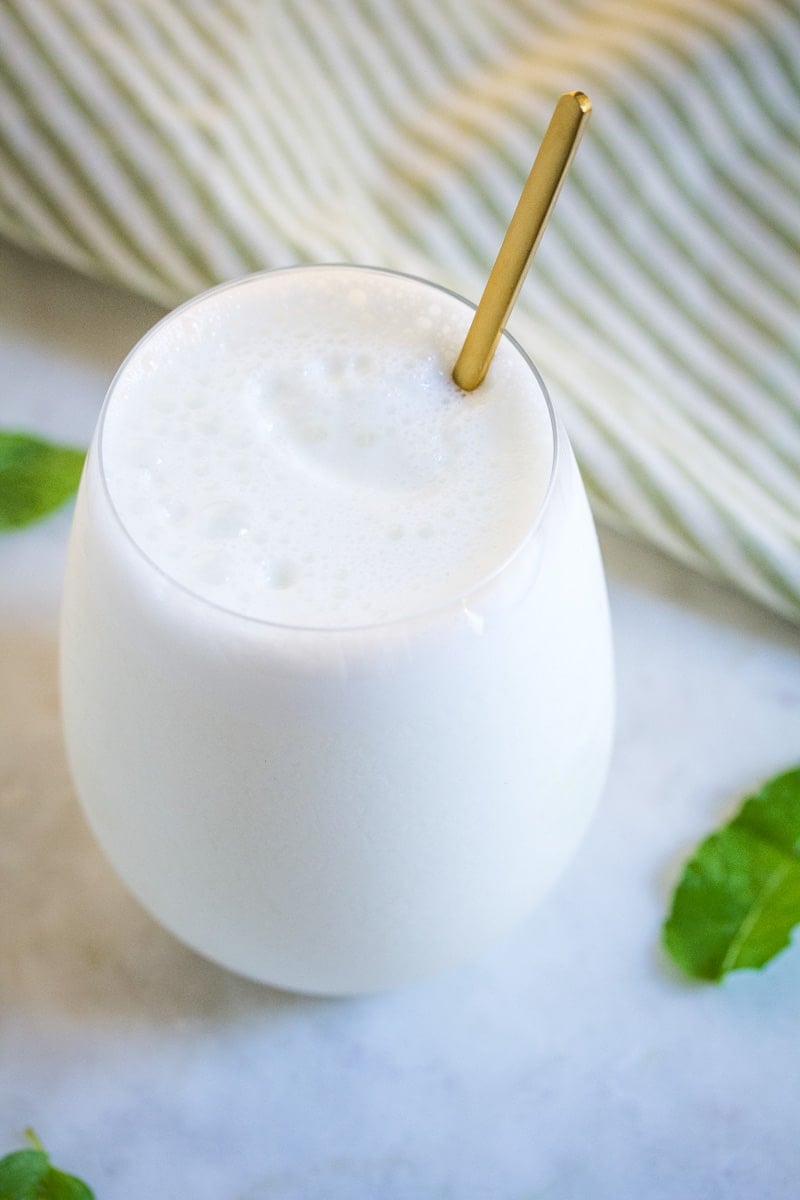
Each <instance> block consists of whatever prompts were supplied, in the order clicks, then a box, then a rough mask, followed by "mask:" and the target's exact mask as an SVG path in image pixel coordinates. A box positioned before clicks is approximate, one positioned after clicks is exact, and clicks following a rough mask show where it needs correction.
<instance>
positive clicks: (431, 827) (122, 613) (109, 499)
mask: <svg viewBox="0 0 800 1200" xmlns="http://www.w3.org/2000/svg"><path fill="white" fill-rule="evenodd" d="M322 269H328V270H330V269H333V270H336V269H340V270H343V271H349V272H356V273H358V281H359V283H360V284H362V285H363V287H364V288H365V289H366V291H367V293H368V292H369V287H370V280H371V278H372V276H373V275H377V274H380V273H378V272H374V271H372V269H370V268H349V267H348V268H316V267H309V268H295V269H293V270H294V271H305V272H309V273H311V274H313V272H314V271H318V270H322ZM267 274H272V275H282V274H286V273H285V272H273V273H267ZM311 274H310V275H309V278H311ZM259 278H262V277H259ZM397 278H399V279H405V280H407V281H408V286H409V287H415V288H418V289H419V292H420V302H421V303H422V302H425V303H430V297H431V293H432V291H433V294H434V295H435V296H436V297H439V298H441V299H442V300H443V301H446V303H447V304H449V305H452V306H457V307H458V308H459V310H463V321H464V327H465V328H466V325H467V324H468V321H469V319H470V317H471V315H472V306H470V305H469V304H468V302H467V301H462V300H460V299H459V298H454V297H453V296H452V294H451V293H449V292H445V291H443V290H442V289H438V288H436V287H435V285H433V284H430V283H427V282H424V281H421V280H411V279H410V278H409V277H407V276H397ZM250 282H251V281H250V280H244V281H240V282H238V283H235V284H230V285H225V288H226V289H227V291H228V292H229V293H230V295H231V297H232V298H233V300H234V302H235V299H236V290H237V289H240V288H242V287H246V286H248V285H249V284H250ZM219 291H220V289H215V292H214V293H209V294H207V295H214V294H217V293H219ZM203 302H204V298H203V297H201V298H199V299H198V300H195V301H192V302H190V303H189V305H188V306H184V307H183V308H182V309H180V310H178V311H177V313H174V314H171V315H170V316H168V317H166V318H165V319H164V322H162V323H161V326H163V325H164V323H165V322H166V323H170V322H172V323H173V324H174V323H175V322H176V321H177V320H178V319H181V320H185V318H186V314H187V313H188V314H189V315H191V313H192V312H193V311H195V307H196V306H197V305H198V304H201V303H203ZM161 326H157V327H156V328H157V329H159V328H161ZM504 336H505V337H506V338H507V335H504ZM507 340H508V341H510V339H508V338H507ZM154 345H156V343H154V341H153V332H151V334H149V335H148V336H147V337H145V338H144V339H143V341H142V342H141V343H140V344H139V346H138V347H136V348H135V349H134V351H133V352H132V354H131V356H129V359H128V360H127V361H126V363H125V364H123V367H122V368H121V369H120V372H119V373H118V375H117V377H116V379H115V381H114V383H113V384H112V386H111V388H110V391H109V394H108V396H107V398H106V401H105V405H104V408H103V413H102V414H101V418H100V422H99V425H98V429H97V432H96V435H95V438H94V441H93V444H92V446H91V449H90V452H89V455H88V458H87V462H86V467H85V471H84V476H83V480H82V483H81V487H80V491H79V496H78V500H77V507H76V512H75V518H74V525H73V531H72V537H71V542H70V550H69V557H68V566H67V572H66V579H65V587H64V599H63V613H62V632H61V658H62V699H63V714H64V725H65V733H66V743H67V750H68V757H69V762H70V766H71V771H72V775H73V779H74V782H75V786H76V790H77V793H78V796H79V798H80V801H81V804H82V806H83V808H84V811H85V813H86V815H87V817H88V819H89V822H90V824H91V826H92V828H93V830H94V833H95V835H96V837H97V840H98V841H99V843H100V845H101V846H102V847H103V849H104V850H105V852H106V853H107V855H108V857H109V859H110V860H111V862H112V864H113V865H114V866H115V868H116V869H117V871H118V873H119V875H120V876H121V878H122V879H123V880H124V881H125V883H126V884H127V885H128V886H129V888H130V889H131V891H132V892H133V893H134V894H135V895H136V896H137V897H138V899H139V900H140V901H141V903H142V904H143V905H144V906H145V907H146V908H147V909H148V910H149V911H150V912H151V913H152V914H153V915H154V916H155V917H156V918H157V919H158V920H159V921H161V922H162V923H163V924H164V925H165V926H166V927H167V928H168V929H170V930H171V931H172V932H173V933H174V934H176V935H177V936H178V937H179V938H181V939H182V940H184V941H185V942H186V943H188V944H189V945H190V946H192V947H194V948H195V949H197V950H198V951H200V952H201V953H203V954H204V955H206V956H208V957H209V958H211V959H213V960H216V961H217V962H219V963H221V964H223V965H224V966H226V967H228V968H230V969H232V970H234V971H237V972H240V973H242V974H245V975H248V976H250V977H252V978H255V979H258V980H261V981H264V982H266V983H269V984H272V985H275V986H279V987H284V988H288V989H292V990H298V991H306V992H312V993H322V994H348V993H359V992H368V991H374V990H380V989H384V988H389V987H393V986H396V985H401V984H405V983H408V982H411V981H413V980H416V979H418V978H421V977H424V976H426V975H428V974H431V973H435V972H439V971H441V970H443V969H445V968H448V967H450V966H453V965H455V964H458V963H460V962H462V961H464V960H467V959H469V958H470V957H471V956H473V955H476V954H477V953H479V952H480V951H481V950H482V949H483V948H484V947H486V946H487V945H489V944H490V943H491V942H492V941H493V940H494V939H495V938H496V937H498V936H499V935H501V934H503V933H504V932H505V931H507V930H509V929H510V928H511V927H512V926H513V925H514V924H515V923H516V922H518V921H519V920H520V919H521V918H522V917H523V916H524V915H525V914H526V913H527V912H528V911H529V910H530V909H531V908H532V907H533V906H534V905H535V904H536V902H537V901H538V899H539V898H540V897H541V896H542V895H543V894H544V893H545V892H546V891H547V890H548V888H550V887H551V885H552V884H553V882H554V881H555V880H556V879H557V877H558V876H559V874H560V873H561V872H562V870H563V869H564V867H565V865H566V864H567V863H568V861H569V860H570V857H571V856H572V854H573V852H574V850H575V848H576V846H577V844H578V842H579V840H580V838H581V836H582V835H583V833H584V831H585V829H586V827H587V825H588V822H589V820H590V817H591V814H592V811H593V809H594V806H595V804H596V801H597V799H598V796H599V794H600V791H601V789H602V785H603V782H604V779H605V775H606V771H607V766H608V759H609V751H610V742H611V736H612V710H613V694H612V693H613V685H612V662H611V641H610V629H609V620H608V611H607V601H606V592H605V583H604V577H603V571H602V566H601V561H600V556H599V552H598V547H597V542H596V537H595V531H594V526H593V523H592V519H591V515H590V512H589V508H588V504H587V501H586V497H585V493H584V490H583V486H582V483H581V479H580V476H579V473H578V470H577V467H576V464H575V461H574V458H573V455H572V452H571V449H570V446H569V443H568V441H567V437H566V435H565V433H564V429H563V427H562V425H561V422H560V421H559V420H558V418H557V417H556V415H555V414H554V412H553V410H552V407H551V405H550V401H549V399H548V398H547V396H546V393H545V389H544V385H543V384H542V381H541V379H540V377H539V375H538V373H537V372H536V369H535V368H534V366H533V365H532V364H531V363H530V362H529V360H527V359H526V358H525V356H524V354H523V351H522V350H521V349H519V347H517V346H516V344H515V343H512V345H513V346H514V347H515V349H514V353H515V354H519V355H521V356H522V357H523V359H524V360H525V363H526V370H527V371H529V376H530V388H531V397H532V402H533V401H535V402H536V403H538V404H544V405H546V407H547V412H548V414H549V417H548V426H549V431H550V434H551V438H552V441H551V445H550V450H549V451H548V458H549V467H548V470H549V484H548V486H547V490H546V494H545V498H544V501H543V503H542V504H541V506H540V508H539V511H538V512H537V513H536V514H535V515H533V516H532V519H531V522H530V526H529V528H528V529H527V530H526V532H525V536H524V537H523V538H522V539H521V540H520V542H519V544H518V545H517V546H516V548H515V550H514V552H513V553H512V554H511V555H510V556H508V557H506V558H505V559H504V561H503V562H502V563H501V564H500V565H499V566H498V567H497V568H496V569H495V570H494V571H493V572H492V573H491V574H490V575H489V577H487V578H483V579H481V580H479V581H477V582H476V583H475V585H474V586H473V587H471V588H470V589H469V591H468V592H467V593H466V594H465V593H464V592H463V590H462V591H460V592H459V593H458V594H454V595H452V597H450V598H449V600H448V602H447V603H444V604H440V605H438V606H436V607H435V608H434V609H433V611H426V612H423V613H416V614H414V615H411V616H408V617H406V616H402V617H400V618H397V619H390V620H387V621H375V622H373V623H366V624H365V623H361V624H358V625H356V626H353V627H347V626H345V627H341V626H337V625H335V624H333V625H331V626H330V627H328V626H325V627H313V626H311V627H309V626H308V625H307V624H304V623H298V624H292V623H291V622H286V621H284V622H282V623H277V622H270V621H266V620H263V619H259V618H254V617H253V616H250V615H246V614H243V613H238V612H236V611H232V610H231V609H230V607H225V606H224V605H223V604H220V603H218V602H216V601H215V600H212V599H209V598H208V596H204V595H203V594H201V593H200V591H199V590H197V589H194V590H193V589H192V588H190V587H187V586H186V585H185V583H183V582H180V581H178V580H177V579H175V578H173V577H171V574H170V573H169V572H168V571H166V570H165V569H164V568H163V566H160V565H157V564H156V563H155V562H154V561H152V559H151V557H149V556H148V554H147V553H145V551H144V550H143V549H142V548H141V546H140V545H138V544H137V542H136V540H135V538H134V536H133V535H132V533H131V530H130V528H129V527H128V526H127V523H126V518H125V514H124V513H121V512H120V511H119V509H118V506H117V505H116V504H115V501H114V498H113V496H112V493H111V492H110V490H109V486H108V480H107V478H106V472H105V464H104V438H105V431H106V425H107V420H108V413H109V411H110V410H111V409H113V406H114V405H115V403H117V402H118V393H119V389H120V380H121V379H124V377H125V373H126V372H129V371H131V370H137V369H139V367H140V366H141V364H142V362H144V360H145V359H148V360H149V362H148V368H147V369H148V370H152V369H154V366H153V362H152V360H153V356H154V353H155V351H154ZM156 358H157V354H156ZM155 369H157V363H156V364H155Z"/></svg>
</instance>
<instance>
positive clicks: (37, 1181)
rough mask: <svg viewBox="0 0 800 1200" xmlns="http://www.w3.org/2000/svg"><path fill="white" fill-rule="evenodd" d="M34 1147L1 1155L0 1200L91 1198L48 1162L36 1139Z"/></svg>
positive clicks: (76, 1181) (81, 1185)
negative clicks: (2, 1156)
mask: <svg viewBox="0 0 800 1200" xmlns="http://www.w3.org/2000/svg"><path fill="white" fill-rule="evenodd" d="M31 1141H32V1142H33V1143H34V1145H35V1146H36V1149H33V1150H15V1151H14V1152H13V1153H12V1154H7V1155H6V1156H5V1158H0V1200H94V1193H93V1192H92V1191H91V1190H90V1189H89V1188H88V1187H87V1186H86V1184H85V1183H82V1182H81V1180H80V1179H76V1178H75V1176H74V1175H66V1174H65V1173H64V1172H63V1171H58V1170H56V1168H55V1167H54V1166H53V1165H52V1164H51V1162H50V1159H49V1157H48V1155H47V1154H46V1152H45V1151H44V1150H43V1149H42V1146H41V1143H40V1142H39V1139H38V1138H36V1137H35V1136H31Z"/></svg>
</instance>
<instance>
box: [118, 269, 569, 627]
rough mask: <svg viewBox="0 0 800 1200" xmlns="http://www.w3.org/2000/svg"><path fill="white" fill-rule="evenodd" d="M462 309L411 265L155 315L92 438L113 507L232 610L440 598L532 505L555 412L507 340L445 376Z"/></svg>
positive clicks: (364, 611) (380, 612)
mask: <svg viewBox="0 0 800 1200" xmlns="http://www.w3.org/2000/svg"><path fill="white" fill-rule="evenodd" d="M469 317H470V312H469V310H468V309H467V308H466V307H465V306H464V305H463V303H462V302H460V301H459V300H457V299H456V298H454V297H451V296H450V295H449V294H447V293H444V292H441V291H439V290H437V289H434V288H423V286H421V285H420V283H419V281H418V280H412V279H407V278H404V277H402V276H395V275H389V274H384V273H381V272H370V273H369V288H368V291H367V290H365V288H364V272H363V270H357V269H348V268H344V267H331V268H317V269H316V271H315V272H314V277H313V280H311V281H310V280H309V277H308V274H307V273H304V272H292V271H288V272H278V273H272V274H267V275H262V276H256V277H253V278H252V279H250V280H248V281H246V283H245V284H239V285H237V286H236V287H235V288H231V289H224V288H223V289H219V290H217V291H215V292H213V293H210V294H209V295H207V296H206V297H204V298H203V299H202V300H201V301H200V302H195V303H194V304H193V306H192V307H191V309H190V310H184V311H183V312H181V311H179V312H178V313H177V314H174V315H173V316H172V317H170V318H168V319H167V320H166V321H165V322H163V323H162V324H161V325H160V326H158V327H157V328H156V330H155V331H154V332H153V334H152V335H151V337H150V339H149V343H148V345H147V347H146V349H144V350H143V349H141V348H140V349H139V351H138V352H137V355H136V356H135V357H134V358H133V359H132V360H131V361H130V362H129V363H128V364H126V365H125V366H124V367H123V369H122V372H121V375H120V377H119V379H118V381H117V383H116V386H115V390H114V394H113V402H112V403H111V404H110V405H109V406H108V408H107V411H106V414H105V418H104V424H103V429H102V435H101V453H102V457H103V467H104V472H105V478H106V481H107V486H108V490H109V495H110V498H111V500H112V503H113V505H114V507H115V509H116V511H117V513H118V515H119V517H120V519H121V521H122V523H123V525H124V526H125V527H126V529H127V531H128V532H129V534H130V535H131V537H132V539H133V541H134V542H135V543H136V544H137V545H138V546H139V547H140V548H141V549H142V550H143V551H144V552H145V554H146V555H147V556H148V557H149V558H150V559H151V560H152V561H153V562H154V563H155V564H156V565H157V566H158V567H159V568H161V569H162V570H163V571H164V572H165V573H166V574H168V575H169V576H171V577H172V578H173V579H175V580H176V581H177V582H179V583H180V584H182V585H183V586H185V587H186V588H188V589H189V590H191V591H193V592H195V593H197V594H199V595H201V596H203V597H204V598H206V599H208V600H210V601H212V602H214V603H215V604H218V605H220V606H221V607H224V608H228V609H231V610H233V611H235V612H238V613H241V614H244V615H247V616H251V617H256V618H260V619H263V620H267V621H271V622H276V623H280V624H292V625H301V626H315V627H321V628H325V627H347V626H357V625H361V624H366V623H371V622H381V621H387V620H393V619H397V618H402V617H407V616H413V615H417V614H421V613H424V612H427V611H430V610H432V609H435V608H437V607H439V606H442V605H445V604H447V603H450V602H451V601H452V600H453V599H455V598H457V597H458V596H459V595H462V594H464V593H466V592H468V591H469V590H470V589H472V588H473V587H474V586H475V585H476V584H477V583H479V582H480V581H481V580H482V579H484V578H486V577H487V576H489V575H491V574H492V573H493V572H494V571H495V570H497V569H498V568H499V567H500V566H501V565H502V564H503V563H504V562H505V561H506V559H507V558H508V557H509V556H510V555H512V554H513V553H514V550H515V549H516V547H517V546H518V545H519V544H520V542H521V541H522V540H523V539H524V537H525V535H526V533H527V532H528V531H529V529H530V528H531V525H532V524H533V523H534V521H535V519H536V515H537V512H538V511H539V509H540V507H541V504H542V501H543V498H544V495H545V492H546V490H547V486H548V482H549V479H550V473H551V469H552V458H553V436H552V429H551V424H550V416H549V413H548V411H547V408H546V406H545V403H544V401H543V399H542V397H541V394H540V393H539V390H538V388H537V386H536V383H535V378H534V377H533V375H532V372H531V369H530V366H529V364H528V363H527V362H526V361H525V359H524V358H523V357H522V356H521V355H520V354H519V353H518V351H517V350H516V349H515V348H514V347H513V345H511V344H510V343H509V342H508V341H507V340H505V339H504V340H503V341H501V343H500V346H499V347H498V351H497V354H496V356H495V360H494V362H493V365H492V369H491V371H490V373H489V377H488V378H487V380H486V382H485V383H484V384H483V385H482V386H481V388H480V389H478V391H477V392H475V393H472V394H470V395H466V394H465V393H463V392H462V391H460V389H458V388H457V387H456V385H455V384H454V383H453V381H452V378H451V371H452V364H453V362H454V360H455V358H456V356H457V354H458V351H459V348H460V346H461V344H462V342H463V339H464V335H465V332H466V328H467V325H468V322H469Z"/></svg>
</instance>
